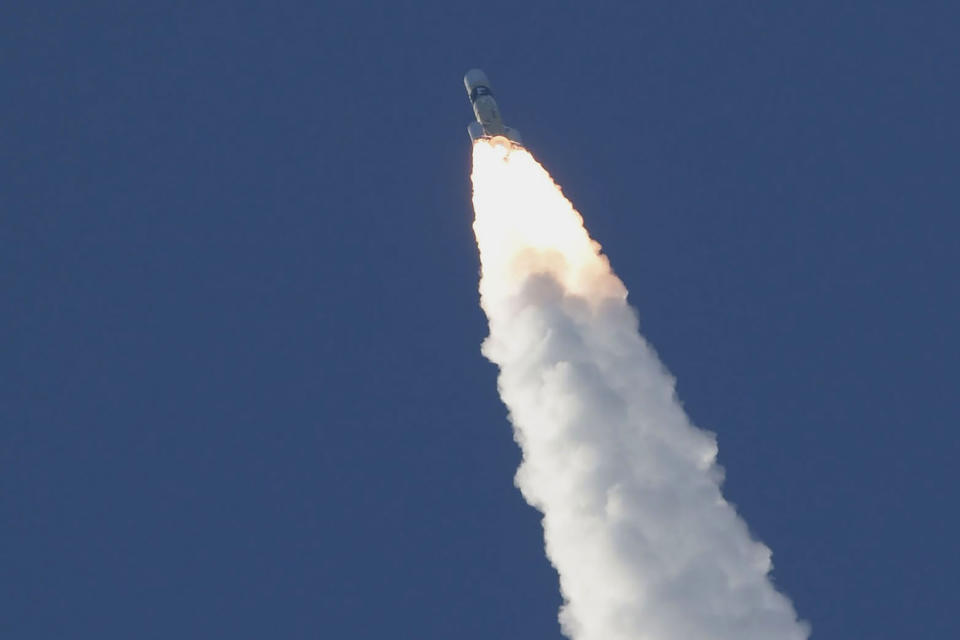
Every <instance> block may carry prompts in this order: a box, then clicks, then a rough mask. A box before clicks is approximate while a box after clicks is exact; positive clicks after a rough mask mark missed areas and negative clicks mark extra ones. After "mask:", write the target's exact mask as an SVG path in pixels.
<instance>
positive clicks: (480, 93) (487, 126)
mask: <svg viewBox="0 0 960 640" xmlns="http://www.w3.org/2000/svg"><path fill="white" fill-rule="evenodd" d="M463 84H464V86H466V88H467V95H469V96H470V104H472V105H473V113H474V115H476V117H477V121H476V122H471V123H470V124H469V126H467V132H468V133H469V134H470V139H471V140H474V141H476V140H478V139H480V138H495V137H497V136H503V137H504V138H508V139H510V140H512V141H513V142H515V143H517V144H522V142H521V141H520V132H519V131H517V130H516V129H513V128H511V127H508V126H506V125H505V124H503V120H502V119H501V118H500V110H499V109H498V108H497V101H496V100H494V99H493V92H492V91H491V90H490V81H489V80H487V74H485V73H484V72H483V71H481V70H480V69H471V70H470V71H467V75H465V76H463Z"/></svg>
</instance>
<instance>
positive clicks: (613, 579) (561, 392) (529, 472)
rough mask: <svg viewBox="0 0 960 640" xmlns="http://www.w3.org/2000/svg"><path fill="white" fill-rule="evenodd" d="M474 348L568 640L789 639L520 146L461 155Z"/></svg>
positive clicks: (676, 414)
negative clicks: (474, 266) (552, 570)
mask: <svg viewBox="0 0 960 640" xmlns="http://www.w3.org/2000/svg"><path fill="white" fill-rule="evenodd" d="M473 161H474V164H473V175H472V178H473V205H474V209H475V212H476V220H475V222H474V231H475V232H476V236H477V243H478V245H479V248H480V260H481V267H482V268H481V280H480V299H481V304H482V306H483V310H484V311H485V312H486V315H487V317H488V319H489V321H490V336H489V337H488V338H487V339H486V340H485V341H484V344H483V353H484V355H485V356H486V357H487V358H489V359H490V360H491V361H493V362H494V363H496V364H497V365H498V366H499V367H500V377H499V382H498V386H499V390H500V395H501V397H502V399H503V401H504V403H505V404H506V406H507V408H508V409H509V412H510V420H511V422H512V423H513V425H514V432H515V437H516V440H517V442H518V443H519V445H520V447H521V449H522V451H523V462H522V463H521V465H520V468H519V469H518V471H517V475H516V483H517V486H518V487H519V488H520V490H521V491H522V493H523V496H524V497H525V498H526V500H527V501H528V502H529V503H530V504H531V505H533V506H534V507H536V508H537V509H539V510H540V511H542V512H543V528H544V537H545V540H546V550H547V555H548V557H549V558H550V561H551V562H552V563H553V565H554V566H555V567H556V569H557V572H558V573H559V576H560V589H561V592H562V595H563V599H564V604H563V607H562V608H561V610H560V616H559V617H560V624H561V628H562V630H563V632H564V634H565V635H567V636H568V637H570V638H572V639H574V640H627V639H629V640H640V639H643V640H705V639H708V638H709V639H711V640H760V639H763V640H773V639H776V640H803V639H805V638H807V637H808V636H809V629H808V626H807V625H806V623H804V622H800V621H798V620H797V615H796V613H795V611H794V608H793V605H792V604H791V602H790V601H789V600H788V599H787V598H786V597H785V596H783V595H782V594H780V593H779V592H777V591H776V589H775V588H774V587H773V585H772V584H771V581H770V577H769V572H770V569H771V561H770V557H771V552H770V549H769V548H767V547H766V546H764V545H763V544H761V543H759V542H756V541H754V540H753V539H752V538H751V537H750V533H749V531H748V529H747V526H746V524H745V523H744V522H743V520H741V519H740V517H739V516H738V515H737V513H736V511H735V510H734V508H733V506H731V505H730V504H729V503H727V502H726V501H725V500H724V499H723V496H722V495H721V492H720V484H721V482H722V480H723V470H722V469H721V468H720V467H719V466H718V465H717V463H716V455H717V444H716V441H715V438H714V435H713V434H712V433H709V432H707V431H703V430H700V429H698V428H696V427H694V426H693V425H692V424H691V423H690V421H689V419H688V418H687V416H686V415H685V414H684V411H683V409H682V408H681V406H680V404H679V402H678V400H677V398H676V395H675V393H674V379H673V378H672V377H671V376H670V374H669V373H668V372H667V371H666V370H665V369H664V367H663V365H661V363H660V361H659V360H658V359H657V356H656V354H655V353H654V352H653V350H652V349H651V347H650V346H649V345H648V344H647V343H646V341H644V339H643V338H642V337H641V336H640V333H639V329H638V322H637V319H636V316H635V313H634V311H633V309H632V308H631V307H630V306H629V305H628V304H627V300H626V298H627V291H626V288H625V287H624V286H623V283H622V282H621V281H620V280H619V279H618V278H617V276H616V275H614V273H613V272H612V271H611V269H610V265H609V262H608V261H607V259H606V257H605V256H603V255H602V254H601V253H600V246H599V245H598V244H597V243H596V242H594V241H593V240H591V239H590V237H589V236H588V234H587V232H586V230H585V229H584V227H583V221H582V219H581V217H580V215H579V214H578V213H577V212H576V211H575V210H574V209H573V206H572V205H571V204H570V202H569V201H568V200H567V199H566V198H565V197H564V196H563V194H562V192H561V191H560V189H559V187H557V185H556V184H554V182H553V180H552V179H551V178H550V175H549V174H548V173H547V172H546V170H544V169H543V167H541V166H540V165H539V164H538V163H537V161H536V160H535V159H534V158H533V157H532V156H531V155H530V153H529V152H527V151H526V150H524V149H520V148H511V147H510V146H509V145H507V144H506V143H503V142H501V143H493V142H489V141H484V140H481V141H479V142H477V143H476V144H475V145H474V150H473Z"/></svg>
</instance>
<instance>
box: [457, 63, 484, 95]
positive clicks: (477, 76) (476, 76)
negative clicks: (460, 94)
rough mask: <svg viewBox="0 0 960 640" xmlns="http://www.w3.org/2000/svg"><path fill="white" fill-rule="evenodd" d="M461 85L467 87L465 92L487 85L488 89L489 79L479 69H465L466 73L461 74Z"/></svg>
mask: <svg viewBox="0 0 960 640" xmlns="http://www.w3.org/2000/svg"><path fill="white" fill-rule="evenodd" d="M463 85H464V86H465V87H466V88H467V93H470V92H471V91H473V90H474V89H476V88H477V87H487V88H488V89H489V88H490V81H489V80H487V74H485V73H484V72H483V71H481V70H480V69H470V71H467V75H465V76H463Z"/></svg>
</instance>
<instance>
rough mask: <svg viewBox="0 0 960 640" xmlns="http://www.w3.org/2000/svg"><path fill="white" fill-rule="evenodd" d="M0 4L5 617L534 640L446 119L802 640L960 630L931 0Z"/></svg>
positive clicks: (950, 352)
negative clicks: (670, 393) (630, 325)
mask: <svg viewBox="0 0 960 640" xmlns="http://www.w3.org/2000/svg"><path fill="white" fill-rule="evenodd" d="M514 4H515V3H492V4H491V3H482V4H480V3H462V2H445V3H437V4H436V5H435V6H434V5H432V4H431V3H427V2H422V3H376V2H371V3H341V4H336V3H329V2H326V3H318V2H286V3H280V6H276V5H275V4H274V3H248V2H230V3H227V2H210V3H201V6H197V3H170V4H168V5H166V6H160V5H153V6H152V5H146V4H137V5H135V6H134V5H131V4H128V3H85V6H83V7H82V8H81V7H79V6H78V5H75V4H69V3H56V2H51V3H46V4H45V5H44V6H39V5H36V4H28V3H15V4H13V5H9V6H7V7H6V8H5V9H4V10H3V18H4V19H3V20H0V24H2V26H0V36H2V37H0V43H2V44H0V51H2V58H3V59H4V61H5V62H6V65H5V68H6V73H5V74H4V78H3V80H2V84H0V86H2V87H4V90H3V92H2V94H3V96H4V97H3V99H2V100H0V121H2V122H3V126H2V134H0V135H2V149H3V152H2V153H0V172H2V175H3V179H2V181H0V184H2V189H0V209H2V211H3V214H2V216H0V242H2V245H0V246H2V247H3V253H2V256H0V278H2V282H3V290H4V292H5V295H4V296H3V297H2V299H0V305H2V306H0V332H2V335H3V336H4V337H5V338H6V339H5V341H4V351H3V353H4V355H3V358H2V359H0V377H2V380H3V381H4V384H3V385H2V387H0V455H2V460H0V483H2V492H0V522H2V526H0V542H2V545H0V548H2V549H3V551H2V562H3V566H4V569H3V571H2V578H0V586H2V588H3V592H2V593H0V625H2V629H3V635H4V636H9V637H11V638H30V639H34V638H37V639H41V638H42V639H45V638H62V637H73V638H127V637H142V638H169V637H171V636H174V635H176V636H180V637H232V638H260V637H264V636H270V637H283V638H316V637H338V636H347V635H349V636H351V637H363V638H366V637H371V638H372V637H396V636H398V635H399V636H407V635H409V636H416V637H420V638H450V637H456V638H458V639H461V640H470V639H473V638H477V639H481V638H503V637H511V638H514V637H515V638H558V637H559V627H558V625H557V623H556V609H557V606H558V605H559V595H558V588H557V583H556V575H555V573H554V572H553V570H552V569H551V567H550V566H549V564H548V563H547V561H546V560H545V557H544V554H543V550H542V540H541V530H540V526H539V518H538V514H537V513H536V512H535V511H533V510H532V509H531V508H529V507H528V506H527V505H526V504H525V503H524V502H523V501H522V498H521V497H520V495H519V493H518V492H517V490H516V489H515V488H514V487H513V485H512V476H513V473H514V470H515V468H516V465H517V463H518V460H519V452H518V450H517V448H516V446H515V444H514V443H513V441H512V437H511V433H510V429H509V425H508V423H507V421H506V415H505V409H504V407H503V406H502V405H501V403H500V401H499V399H498V397H497V395H496V383H495V375H496V372H495V370H494V368H493V366H492V365H490V364H489V363H488V362H487V361H486V360H484V359H483V358H482V356H481V355H480V352H479V345H480V342H481V340H482V339H483V338H484V336H485V335H486V326H485V319H484V317H483V315H482V313H481V311H480V309H479V307H478V304H477V301H478V296H477V288H476V285H477V269H478V262H477V253H476V247H475V245H474V242H473V237H472V231H471V228H470V222H471V217H472V212H471V209H470V200H469V198H470V186H469V179H468V177H469V160H470V154H469V140H468V138H467V134H466V124H467V122H468V121H469V119H470V117H471V112H470V108H469V104H468V102H467V100H466V96H465V94H464V92H463V88H462V84H461V76H462V74H463V72H464V71H465V70H466V69H468V68H470V67H473V66H479V67H483V68H484V69H485V70H486V71H487V72H488V74H489V75H490V77H491V80H492V82H493V84H494V89H495V91H496V92H497V96H498V100H499V103H500V107H501V109H502V111H503V113H504V116H505V119H506V121H507V122H508V124H511V125H512V126H516V127H517V128H519V129H520V130H521V132H522V133H523V135H524V139H525V141H526V142H527V144H528V146H529V147H530V149H531V150H532V151H533V153H534V154H535V155H536V156H537V157H538V159H539V160H540V161H541V162H543V163H544V164H545V166H546V167H547V168H548V169H549V170H550V171H551V172H552V173H553V175H554V177H555V178H556V179H557V181H558V182H559V183H560V184H561V185H562V186H563V188H564V191H565V193H566V194H567V195H568V196H569V197H570V198H571V199H572V200H573V202H574V204H575V205H576V206H577V208H578V209H579V210H580V211H581V212H582V214H583V215H584V218H585V220H586V224H587V227H588V229H589V230H590V231H591V233H592V234H593V236H594V237H595V238H596V239H597V240H598V241H599V242H601V243H602V244H603V246H604V248H605V251H606V252H607V254H608V255H609V256H610V258H611V261H612V263H613V266H614V268H615V270H616V271H617V273H618V274H619V276H620V277H621V278H622V279H623V280H624V282H625V283H626V285H627V287H628V288H629V289H630V300H631V302H632V304H633V305H634V306H636V307H637V309H638V312H639V315H640V319H641V329H642V331H643V332H644V335H645V336H646V337H647V338H648V339H649V340H650V341H651V342H652V344H653V345H654V346H655V347H656V348H657V350H658V352H659V354H660V356H661V358H662V360H663V361H664V363H665V364H666V365H667V367H668V368H669V369H670V370H671V371H672V372H673V374H674V375H676V376H677V379H678V392H679V395H680V398H681V400H682V401H683V402H684V404H685V407H686V409H687V411H688V412H689V414H690V415H691V417H692V419H693V420H694V422H695V423H696V424H697V425H698V426H700V427H703V428H706V429H710V430H712V431H715V432H716V433H717V434H718V439H719V445H720V455H719V459H720V462H721V464H723V465H724V466H725V467H726V470H727V482H726V485H725V486H726V489H725V493H726V495H727V497H728V498H729V499H730V500H731V501H732V502H733V503H735V504H736V505H737V506H738V509H739V511H740V513H741V514H742V515H743V517H744V518H745V520H746V521H747V522H748V523H749V524H750V526H751V529H752V531H753V532H754V534H755V535H756V536H757V537H758V538H759V539H761V540H762V541H764V542H765V543H766V544H767V545H769V546H770V547H771V548H772V549H773V551H774V565H775V569H774V577H775V580H776V583H777V585H778V586H779V587H780V588H781V589H783V590H784V591H785V592H786V593H788V594H789V595H790V596H791V598H792V599H793V600H794V603H795V605H796V607H797V609H798V611H799V613H800V615H801V616H802V617H804V618H805V619H807V620H809V621H810V622H811V624H812V626H813V630H814V637H815V638H846V637H870V638H901V637H950V636H951V635H956V633H957V628H958V625H957V623H956V619H955V616H954V615H953V605H954V604H955V599H956V598H955V596H956V578H955V576H956V574H957V572H958V570H960V556H958V552H957V548H956V540H957V539H958V537H960V518H958V516H957V514H956V509H955V507H954V505H955V503H956V502H957V498H958V495H957V493H958V492H957V489H956V480H955V474H954V473H953V468H954V465H955V461H956V459H957V454H958V453H960V451H958V449H960V446H958V438H957V435H956V430H955V426H956V424H957V423H958V417H960V415H958V414H960V411H958V407H957V400H956V379H957V374H956V362H957V361H958V356H960V339H958V337H957V335H956V332H955V327H956V326H957V324H958V320H960V317H958V316H960V313H958V312H960V307H958V301H957V293H956V291H957V289H956V287H957V285H956V279H957V275H958V268H957V258H956V248H957V240H956V238H957V232H958V227H960V224H958V222H957V209H958V204H960V198H958V195H957V190H956V186H955V180H956V166H957V163H956V149H957V148H958V143H960V140H958V138H960V136H958V126H957V122H956V114H957V113H958V112H960V100H958V90H957V87H956V82H955V78H956V75H957V69H958V62H960V59H958V56H957V52H956V47H955V29H954V28H953V25H955V24H956V20H957V18H958V11H957V10H956V9H955V8H954V7H953V6H952V5H951V4H950V3H924V4H923V6H918V5H912V4H910V3H892V2H841V3H836V2H833V3H826V2H810V3H802V4H797V5H796V6H791V7H786V6H783V5H777V6H773V5H768V4H766V3H756V2H732V3H724V4H723V6H720V5H716V4H714V3H705V2H686V3H666V2H659V3H645V4H638V3H626V2H624V3H614V2H611V3H600V4H599V6H597V7H591V6H587V5H586V4H583V3H576V4H573V3H570V4H568V3H523V6H514Z"/></svg>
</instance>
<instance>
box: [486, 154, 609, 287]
mask: <svg viewBox="0 0 960 640" xmlns="http://www.w3.org/2000/svg"><path fill="white" fill-rule="evenodd" d="M472 178H473V208H474V211H475V213H476V219H475V220H474V223H473V229H474V233H475V234H476V236H477V244H478V246H479V247H480V262H481V266H482V276H483V281H484V282H483V283H482V284H481V287H483V288H484V289H485V290H484V291H483V293H484V295H490V294H492V293H494V292H493V291H491V290H490V289H491V286H490V285H493V286H494V288H495V290H496V293H498V294H500V295H509V294H510V292H511V291H512V290H514V289H515V287H516V286H517V285H518V284H520V283H522V282H523V281H524V280H525V278H526V277H529V276H531V275H535V274H538V273H546V274H549V275H551V276H553V277H554V278H556V279H557V280H558V281H559V282H560V283H561V284H562V285H563V286H564V287H565V289H566V290H567V291H568V292H570V293H573V294H576V295H581V296H584V297H586V298H587V299H590V300H595V301H596V300H599V299H602V298H609V297H618V298H621V299H622V298H624V297H626V289H625V288H624V286H623V284H622V283H621V282H620V280H619V279H618V278H617V277H616V276H615V275H613V273H612V272H611V271H610V266H609V263H608V262H607V259H606V257H604V256H603V255H602V254H601V253H600V245H599V244H597V243H596V242H594V241H593V240H592V239H591V238H590V236H589V235H588V234H587V231H586V229H584V227H583V219H582V218H581V217H580V214H579V213H577V211H576V210H575V209H574V208H573V205H572V204H571V203H570V201H569V200H567V199H566V197H564V195H563V192H562V191H561V190H560V187H558V186H557V185H556V183H554V181H553V179H552V178H551V177H550V174H549V173H547V171H546V169H544V168H543V167H542V166H541V165H540V163H538V162H537V161H536V160H535V159H534V157H533V156H532V155H530V152H529V151H527V150H526V149H524V148H523V147H519V146H516V145H514V144H512V143H511V142H509V141H508V140H507V139H506V138H494V139H492V140H479V141H477V142H476V143H475V144H474V146H473V176H472ZM511 283H513V286H511ZM484 284H486V285H487V286H484Z"/></svg>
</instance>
